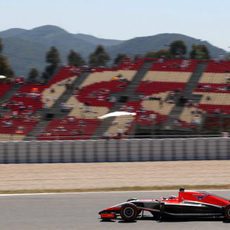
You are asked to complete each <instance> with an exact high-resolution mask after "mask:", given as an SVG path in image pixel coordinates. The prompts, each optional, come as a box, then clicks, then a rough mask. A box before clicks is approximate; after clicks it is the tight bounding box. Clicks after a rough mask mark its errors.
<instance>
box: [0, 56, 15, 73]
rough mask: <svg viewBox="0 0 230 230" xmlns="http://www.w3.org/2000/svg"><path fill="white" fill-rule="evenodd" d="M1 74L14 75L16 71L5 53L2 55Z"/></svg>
mask: <svg viewBox="0 0 230 230" xmlns="http://www.w3.org/2000/svg"><path fill="white" fill-rule="evenodd" d="M0 75H4V76H6V77H13V76H14V72H13V70H12V69H11V67H10V65H9V63H8V60H7V58H6V57H4V56H3V55H0Z"/></svg>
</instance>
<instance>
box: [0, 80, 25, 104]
mask: <svg viewBox="0 0 230 230" xmlns="http://www.w3.org/2000/svg"><path fill="white" fill-rule="evenodd" d="M20 87H21V85H20V84H14V85H13V87H12V88H11V89H10V90H9V91H8V92H7V93H6V94H5V95H4V96H3V97H1V98H0V103H1V104H2V103H4V102H6V101H9V100H10V98H12V97H13V95H14V94H15V93H16V92H17V91H18V90H19V89H20Z"/></svg>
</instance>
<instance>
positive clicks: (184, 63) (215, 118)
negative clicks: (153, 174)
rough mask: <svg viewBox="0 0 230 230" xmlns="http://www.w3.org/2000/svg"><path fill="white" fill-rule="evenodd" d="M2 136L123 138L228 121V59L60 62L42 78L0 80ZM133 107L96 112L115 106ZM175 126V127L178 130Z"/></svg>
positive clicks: (224, 125)
mask: <svg viewBox="0 0 230 230" xmlns="http://www.w3.org/2000/svg"><path fill="white" fill-rule="evenodd" d="M0 84H1V85H0V87H1V88H0V89H1V90H0V100H1V118H0V139H1V140H6V139H12V140H23V139H31V138H32V139H39V140H56V139H68V140H76V139H90V138H124V137H125V138H128V137H134V136H137V135H141V134H157V133H164V134H171V132H170V130H172V131H173V132H174V133H179V132H186V133H188V134H194V133H198V132H199V133H200V134H202V133H210V134H215V133H220V132H221V131H229V129H230V119H229V117H230V102H229V101H230V62H229V61H214V60H209V61H197V60H183V59H171V60H164V59H144V58H139V59H136V60H135V61H132V60H131V59H129V58H126V59H124V60H123V62H121V64H120V65H118V66H116V67H111V68H105V67H101V68H91V70H90V72H84V70H83V69H80V68H76V67H71V66H64V67H61V68H60V69H59V71H58V72H57V73H56V74H55V75H54V76H53V77H52V78H51V79H50V80H49V82H48V83H47V84H41V83H29V82H20V84H18V83H16V82H12V83H5V82H1V83H0ZM117 110H120V111H128V112H135V113H136V116H124V117H117V118H109V119H105V120H99V119H98V117H99V116H101V115H104V114H106V113H108V112H113V111H117ZM176 131H178V132H176Z"/></svg>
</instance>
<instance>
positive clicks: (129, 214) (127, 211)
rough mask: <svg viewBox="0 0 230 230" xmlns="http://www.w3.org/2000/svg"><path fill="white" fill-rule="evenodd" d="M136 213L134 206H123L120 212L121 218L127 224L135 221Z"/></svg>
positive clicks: (136, 209) (137, 211)
mask: <svg viewBox="0 0 230 230" xmlns="http://www.w3.org/2000/svg"><path fill="white" fill-rule="evenodd" d="M138 213H139V210H138V208H137V206H136V205H135V204H124V205H123V206H122V207H121V211H120V215H121V218H122V219H123V220H124V221H127V222H130V221H134V220H136V218H137V215H138Z"/></svg>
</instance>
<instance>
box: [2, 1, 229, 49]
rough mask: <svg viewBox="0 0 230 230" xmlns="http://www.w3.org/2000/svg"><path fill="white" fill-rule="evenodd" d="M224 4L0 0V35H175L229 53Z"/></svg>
mask: <svg viewBox="0 0 230 230" xmlns="http://www.w3.org/2000/svg"><path fill="white" fill-rule="evenodd" d="M229 22H230V0H65V1H63V0H37V1H34V0H0V31H3V30H6V29H10V28H23V29H32V28H34V27H37V26H42V25H48V24H49V25H56V26H59V27H62V28H63V29H65V30H67V31H68V32H71V33H86V34H91V35H94V36H97V37H102V38H113V39H121V40H126V39H130V38H134V37H141V36H150V35H155V34H159V33H181V34H185V35H188V36H192V37H195V38H198V39H201V40H206V41H208V42H210V43H212V44H213V45H216V46H218V47H220V48H223V49H225V50H228V51H229V50H230V48H229V46H230V40H229V38H230V29H229V25H228V23H229Z"/></svg>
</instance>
